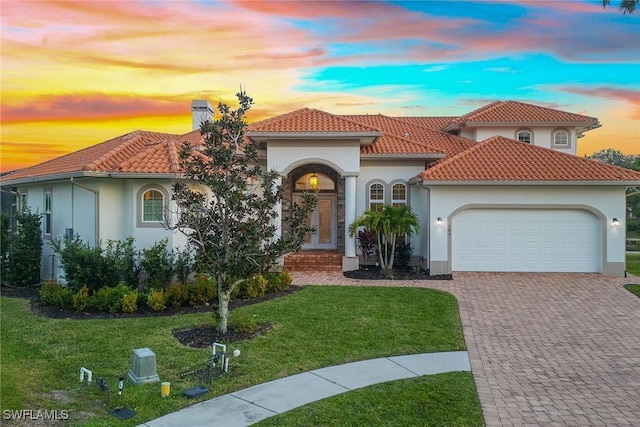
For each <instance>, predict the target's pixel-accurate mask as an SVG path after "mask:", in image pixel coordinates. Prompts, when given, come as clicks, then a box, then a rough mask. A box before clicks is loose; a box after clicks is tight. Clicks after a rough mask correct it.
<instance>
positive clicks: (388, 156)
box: [360, 154, 447, 160]
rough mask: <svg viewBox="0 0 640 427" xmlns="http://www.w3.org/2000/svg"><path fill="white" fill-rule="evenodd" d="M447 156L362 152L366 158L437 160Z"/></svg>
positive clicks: (363, 157) (362, 155)
mask: <svg viewBox="0 0 640 427" xmlns="http://www.w3.org/2000/svg"><path fill="white" fill-rule="evenodd" d="M445 157H447V156H446V155H445V154H361V155H360V158H361V159H363V160H364V159H366V160H404V159H418V160H437V159H444V158H445Z"/></svg>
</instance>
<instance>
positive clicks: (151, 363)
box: [129, 348, 160, 385]
mask: <svg viewBox="0 0 640 427" xmlns="http://www.w3.org/2000/svg"><path fill="white" fill-rule="evenodd" d="M129 379H130V380H131V382H132V383H133V384H134V385H138V384H147V383H155V382H158V381H160V377H159V376H158V374H157V373H156V354H155V353H154V352H153V351H151V349H149V348H138V349H135V350H133V354H132V355H131V369H130V370H129Z"/></svg>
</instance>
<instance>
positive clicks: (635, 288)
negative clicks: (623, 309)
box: [624, 284, 640, 298]
mask: <svg viewBox="0 0 640 427" xmlns="http://www.w3.org/2000/svg"><path fill="white" fill-rule="evenodd" d="M624 287H625V289H626V290H628V291H629V292H631V293H632V294H634V295H635V296H637V297H638V298H640V285H635V284H631V285H625V286H624Z"/></svg>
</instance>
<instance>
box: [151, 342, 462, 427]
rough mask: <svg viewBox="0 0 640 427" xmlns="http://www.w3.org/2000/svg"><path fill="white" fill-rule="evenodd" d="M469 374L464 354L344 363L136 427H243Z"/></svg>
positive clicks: (242, 391)
mask: <svg viewBox="0 0 640 427" xmlns="http://www.w3.org/2000/svg"><path fill="white" fill-rule="evenodd" d="M470 370H471V367H470V364H469V357H468V355H467V352H466V351H454V352H443V353H428V354H414V355H408V356H394V357H385V358H380V359H373V360H364V361H361V362H353V363H346V364H344V365H338V366H331V367H328V368H322V369H316V370H315V371H310V372H305V373H302V374H298V375H293V376H290V377H285V378H281V379H278V380H275V381H271V382H268V383H264V384H259V385H256V386H253V387H250V388H247V389H244V390H239V391H236V392H233V393H230V394H227V395H224V396H220V397H216V398H214V399H211V400H207V401H204V402H200V403H198V404H195V405H193V406H189V407H187V408H184V409H181V410H179V411H177V412H174V413H171V414H168V415H165V416H163V417H160V418H157V419H155V420H151V421H148V422H146V423H144V424H141V425H140V426H142V427H144V426H147V427H164V426H166V427H172V426H177V425H185V426H190V427H196V426H211V425H214V424H215V425H221V426H225V427H233V426H248V425H251V424H253V423H257V422H258V421H261V420H263V419H265V418H268V417H271V416H274V415H277V414H281V413H283V412H287V411H290V410H291V409H294V408H297V407H299V406H303V405H306V404H307V403H311V402H315V401H317V400H321V399H325V398H327V397H331V396H335V395H337V394H341V393H346V392H348V391H351V390H355V389H358V388H362V387H366V386H370V385H373V384H378V383H383V382H386V381H393V380H399V379H404V378H412V377H420V376H423V375H433V374H440V373H444V372H454V371H470Z"/></svg>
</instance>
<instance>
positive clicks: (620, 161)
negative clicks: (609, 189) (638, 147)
mask: <svg viewBox="0 0 640 427" xmlns="http://www.w3.org/2000/svg"><path fill="white" fill-rule="evenodd" d="M589 158H590V159H594V160H599V161H601V162H603V163H608V164H610V165H615V166H621V167H623V168H629V166H631V165H632V164H633V162H634V160H635V156H633V155H631V156H625V155H624V154H622V152H620V151H619V150H614V149H613V148H606V149H604V150H600V151H597V152H595V153H593V154H592V155H591V156H589Z"/></svg>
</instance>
